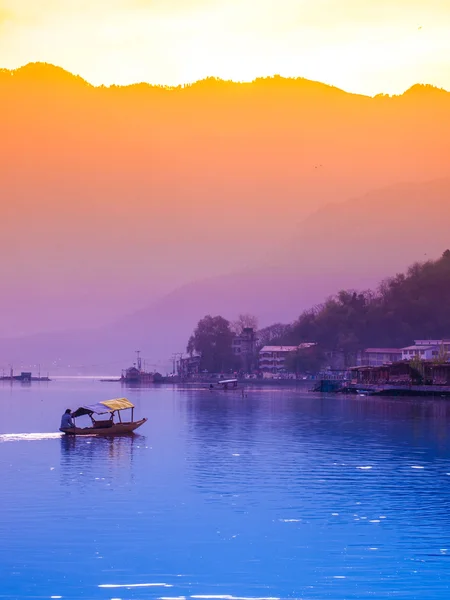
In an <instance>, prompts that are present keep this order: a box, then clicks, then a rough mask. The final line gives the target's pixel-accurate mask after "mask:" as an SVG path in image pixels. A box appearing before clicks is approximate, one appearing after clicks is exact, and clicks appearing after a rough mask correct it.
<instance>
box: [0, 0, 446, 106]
mask: <svg viewBox="0 0 450 600" xmlns="http://www.w3.org/2000/svg"><path fill="white" fill-rule="evenodd" d="M449 31H450V0H0V57H1V58H0V62H1V64H0V67H7V68H16V67H19V66H21V65H23V64H26V63H28V62H34V61H44V62H50V63H53V64H57V65H60V66H62V67H64V68H66V69H68V70H69V71H71V72H74V73H77V74H80V75H82V76H83V77H85V78H86V79H87V80H89V81H90V82H92V83H94V84H101V83H105V84H111V83H119V84H126V83H132V82H136V81H149V82H151V83H162V84H170V85H172V84H178V83H184V82H191V81H194V80H197V79H201V78H204V77H206V76H209V75H215V76H218V77H222V78H229V79H234V80H251V79H253V78H254V77H257V76H261V75H271V74H275V73H278V74H281V75H284V76H302V77H306V78H309V79H315V80H320V81H323V82H326V83H331V84H334V85H337V86H338V87H341V88H343V89H346V90H348V91H355V92H361V93H364V94H370V95H372V94H376V93H379V92H384V93H400V92H403V91H404V90H405V89H406V88H408V87H409V86H411V85H412V84H414V83H417V82H423V83H431V84H434V85H436V86H439V87H444V88H446V89H450V35H448V32H449Z"/></svg>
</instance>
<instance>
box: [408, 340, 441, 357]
mask: <svg viewBox="0 0 450 600" xmlns="http://www.w3.org/2000/svg"><path fill="white" fill-rule="evenodd" d="M447 355H450V340H414V345H413V346H406V347H405V348H402V360H412V359H414V358H416V359H417V358H420V359H421V360H436V359H437V358H438V357H444V358H445V357H446V356H447Z"/></svg>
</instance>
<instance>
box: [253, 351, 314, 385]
mask: <svg viewBox="0 0 450 600" xmlns="http://www.w3.org/2000/svg"><path fill="white" fill-rule="evenodd" d="M315 345H316V344H315V343H312V342H311V343H309V342H308V343H303V344H299V345H298V346H264V347H263V348H261V350H260V351H259V370H260V371H262V373H263V374H264V376H265V377H273V376H274V375H275V376H277V375H281V374H283V373H287V372H288V365H287V359H288V357H289V356H291V355H292V354H294V353H295V352H297V351H299V350H304V349H307V348H311V347H312V346H315Z"/></svg>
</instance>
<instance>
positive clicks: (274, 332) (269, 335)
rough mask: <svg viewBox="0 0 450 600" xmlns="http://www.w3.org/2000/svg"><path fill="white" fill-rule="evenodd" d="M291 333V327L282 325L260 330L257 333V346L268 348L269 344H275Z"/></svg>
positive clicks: (276, 324)
mask: <svg viewBox="0 0 450 600" xmlns="http://www.w3.org/2000/svg"><path fill="white" fill-rule="evenodd" d="M290 331H291V325H285V324H283V323H274V324H273V325H269V326H268V327H264V329H260V330H259V331H258V333H257V338H258V346H259V347H260V348H262V347H263V346H268V345H269V344H275V343H276V342H278V341H279V340H282V339H285V338H287V337H288V335H289V333H290Z"/></svg>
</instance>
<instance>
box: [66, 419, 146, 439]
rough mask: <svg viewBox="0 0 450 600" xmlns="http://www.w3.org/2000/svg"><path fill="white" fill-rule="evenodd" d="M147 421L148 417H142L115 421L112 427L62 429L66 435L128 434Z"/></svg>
mask: <svg viewBox="0 0 450 600" xmlns="http://www.w3.org/2000/svg"><path fill="white" fill-rule="evenodd" d="M147 421H148V419H140V420H139V421H133V422H130V423H114V425H112V427H72V428H71V429H60V431H61V432H62V433H64V434H66V435H101V436H112V435H127V434H129V433H133V431H135V430H136V429H137V428H138V427H140V426H141V425H143V424H144V423H146V422H147Z"/></svg>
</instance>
